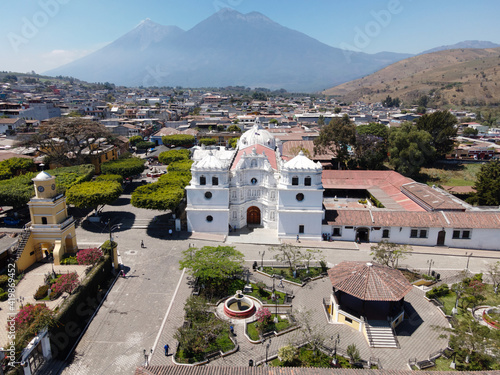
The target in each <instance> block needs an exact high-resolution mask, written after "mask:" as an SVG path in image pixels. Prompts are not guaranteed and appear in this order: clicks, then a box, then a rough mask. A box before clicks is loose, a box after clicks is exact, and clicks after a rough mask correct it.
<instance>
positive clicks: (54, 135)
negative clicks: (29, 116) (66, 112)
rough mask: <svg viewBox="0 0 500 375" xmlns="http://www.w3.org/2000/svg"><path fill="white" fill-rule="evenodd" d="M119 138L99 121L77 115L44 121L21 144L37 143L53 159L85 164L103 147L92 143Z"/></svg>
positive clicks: (59, 162) (111, 141)
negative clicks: (35, 131)
mask: <svg viewBox="0 0 500 375" xmlns="http://www.w3.org/2000/svg"><path fill="white" fill-rule="evenodd" d="M103 141H105V142H108V143H113V142H114V141H115V138H114V137H113V135H112V134H111V133H110V132H109V131H108V130H107V129H106V128H105V127H104V126H102V125H100V124H98V123H97V122H94V121H91V120H86V119H82V118H77V117H64V118H63V117H56V118H52V119H50V120H48V121H47V122H44V123H42V124H41V125H40V128H39V131H38V132H37V133H36V134H34V135H32V136H31V137H30V138H28V139H26V140H22V141H21V142H20V144H21V145H22V146H26V147H35V148H37V150H38V152H40V153H41V154H43V155H46V156H47V157H48V159H49V161H50V162H53V163H56V164H60V165H62V166H71V165H75V164H84V163H85V162H87V163H88V162H89V157H90V156H91V155H93V154H96V153H97V152H98V151H99V149H98V147H93V146H92V145H95V144H99V143H102V142H103Z"/></svg>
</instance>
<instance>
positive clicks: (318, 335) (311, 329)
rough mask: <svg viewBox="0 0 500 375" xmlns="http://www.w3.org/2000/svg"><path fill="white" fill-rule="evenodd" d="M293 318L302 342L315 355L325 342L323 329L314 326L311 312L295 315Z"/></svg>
mask: <svg viewBox="0 0 500 375" xmlns="http://www.w3.org/2000/svg"><path fill="white" fill-rule="evenodd" d="M294 318H295V319H296V321H297V324H298V325H299V326H300V329H299V334H300V335H301V336H302V340H303V341H304V342H307V345H308V346H309V348H310V349H311V350H312V351H313V352H315V353H316V352H317V350H318V349H319V348H320V347H321V346H322V345H323V343H324V342H325V340H326V337H325V330H324V328H323V327H321V326H320V325H319V324H315V320H314V318H313V313H312V311H311V310H306V311H302V312H300V313H298V314H297V313H296V314H295V315H294Z"/></svg>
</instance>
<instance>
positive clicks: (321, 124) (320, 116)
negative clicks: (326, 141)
mask: <svg viewBox="0 0 500 375" xmlns="http://www.w3.org/2000/svg"><path fill="white" fill-rule="evenodd" d="M323 125H325V116H323V115H319V117H318V126H323Z"/></svg>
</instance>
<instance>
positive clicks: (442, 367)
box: [425, 357, 456, 371]
mask: <svg viewBox="0 0 500 375" xmlns="http://www.w3.org/2000/svg"><path fill="white" fill-rule="evenodd" d="M435 362H436V366H434V367H431V368H426V369H425V370H426V371H456V370H453V369H451V368H450V364H451V358H450V359H446V358H444V357H439V358H438V359H436V361H435Z"/></svg>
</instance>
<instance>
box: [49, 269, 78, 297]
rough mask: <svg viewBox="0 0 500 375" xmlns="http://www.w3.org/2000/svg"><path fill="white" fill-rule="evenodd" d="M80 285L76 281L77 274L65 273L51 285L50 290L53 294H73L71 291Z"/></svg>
mask: <svg viewBox="0 0 500 375" xmlns="http://www.w3.org/2000/svg"><path fill="white" fill-rule="evenodd" d="M78 285H80V281H79V280H78V274H77V273H76V271H75V272H71V273H65V274H63V275H61V277H59V278H58V279H57V281H56V282H55V283H54V284H52V286H51V289H52V291H53V292H54V293H56V294H59V293H64V292H66V293H69V294H71V293H73V291H74V290H75V289H76V288H77V286H78Z"/></svg>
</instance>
